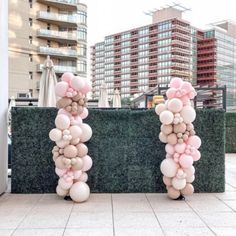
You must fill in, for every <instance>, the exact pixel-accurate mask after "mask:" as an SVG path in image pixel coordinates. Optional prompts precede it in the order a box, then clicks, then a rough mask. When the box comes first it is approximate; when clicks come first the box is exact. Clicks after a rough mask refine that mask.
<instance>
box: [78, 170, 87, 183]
mask: <svg viewBox="0 0 236 236" xmlns="http://www.w3.org/2000/svg"><path fill="white" fill-rule="evenodd" d="M79 180H80V181H82V182H87V181H88V174H87V173H86V172H83V173H82V175H81V176H80V178H79Z"/></svg>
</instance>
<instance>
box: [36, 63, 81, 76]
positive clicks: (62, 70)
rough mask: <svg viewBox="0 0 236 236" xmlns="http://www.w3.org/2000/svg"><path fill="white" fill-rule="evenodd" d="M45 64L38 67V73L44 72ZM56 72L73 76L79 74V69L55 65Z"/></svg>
mask: <svg viewBox="0 0 236 236" xmlns="http://www.w3.org/2000/svg"><path fill="white" fill-rule="evenodd" d="M43 66H44V65H43V64H38V65H37V72H42V70H43ZM53 68H54V70H55V72H56V73H58V74H63V73H65V72H71V73H73V74H77V68H76V66H62V65H54V67H53Z"/></svg>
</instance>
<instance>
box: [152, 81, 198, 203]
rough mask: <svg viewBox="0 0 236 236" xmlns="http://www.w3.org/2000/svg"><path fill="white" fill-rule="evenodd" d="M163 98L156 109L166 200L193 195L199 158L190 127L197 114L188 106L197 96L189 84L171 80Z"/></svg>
mask: <svg viewBox="0 0 236 236" xmlns="http://www.w3.org/2000/svg"><path fill="white" fill-rule="evenodd" d="M166 96H167V98H168V100H166V102H165V104H159V105H157V106H156V108H155V111H156V113H157V114H158V115H159V119H160V121H161V123H162V125H161V132H160V134H159V138H160V140H161V142H163V143H166V146H165V150H166V158H165V159H164V160H163V161H162V163H161V166H160V168H161V172H162V174H163V175H164V176H163V182H164V183H165V185H166V188H167V192H168V196H169V197H170V198H172V199H177V198H179V197H181V196H184V195H191V194H193V192H194V188H193V185H192V182H193V181H194V178H195V176H194V173H195V169H194V167H193V162H194V161H198V160H199V159H200V157H201V154H200V152H199V151H198V149H199V147H200V146H201V139H200V138H199V137H198V136H196V135H195V131H194V126H193V124H192V122H193V121H194V120H195V117H196V112H195V110H194V108H193V107H192V106H191V102H190V99H193V98H194V97H195V96H196V91H195V89H194V88H193V87H192V85H191V84H190V83H189V82H183V81H182V80H181V79H180V78H174V79H172V80H171V81H170V88H169V89H168V90H167V92H166Z"/></svg>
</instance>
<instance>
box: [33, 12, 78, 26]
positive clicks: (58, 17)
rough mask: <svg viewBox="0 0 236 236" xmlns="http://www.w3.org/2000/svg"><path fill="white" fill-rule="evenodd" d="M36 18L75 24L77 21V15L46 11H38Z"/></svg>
mask: <svg viewBox="0 0 236 236" xmlns="http://www.w3.org/2000/svg"><path fill="white" fill-rule="evenodd" d="M37 18H43V19H48V20H53V21H61V22H68V23H72V24H77V23H78V22H79V20H78V17H77V15H69V14H58V13H52V12H46V11H38V12H37Z"/></svg>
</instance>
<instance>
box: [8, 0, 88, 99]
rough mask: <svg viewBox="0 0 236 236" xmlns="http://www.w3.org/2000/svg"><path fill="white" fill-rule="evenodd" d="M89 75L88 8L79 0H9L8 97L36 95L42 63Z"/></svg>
mask: <svg viewBox="0 0 236 236" xmlns="http://www.w3.org/2000/svg"><path fill="white" fill-rule="evenodd" d="M47 55H49V56H50V58H51V59H52V60H53V63H54V69H55V71H56V74H57V77H58V78H59V77H60V75H61V74H62V73H64V72H66V71H70V72H72V73H74V74H78V75H81V76H86V74H87V64H86V63H87V62H86V60H87V7H86V5H85V4H83V3H80V2H79V0H9V96H14V97H16V98H23V97H26V96H32V97H35V98H37V97H38V93H39V81H40V77H41V73H42V69H43V63H44V61H45V59H46V57H47Z"/></svg>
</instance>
